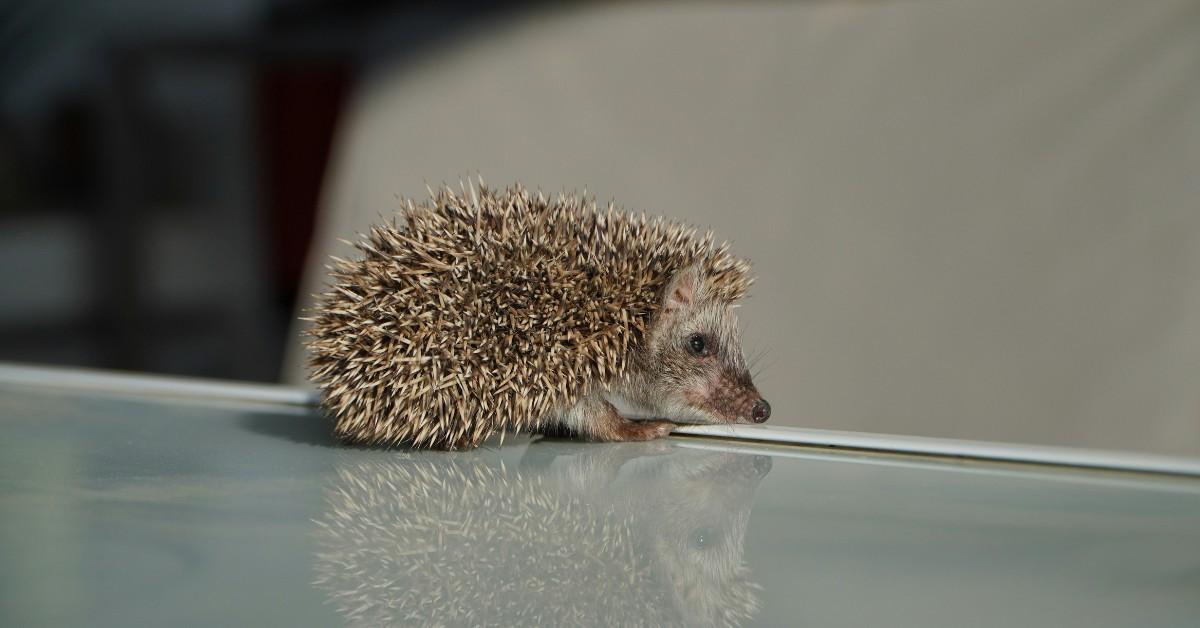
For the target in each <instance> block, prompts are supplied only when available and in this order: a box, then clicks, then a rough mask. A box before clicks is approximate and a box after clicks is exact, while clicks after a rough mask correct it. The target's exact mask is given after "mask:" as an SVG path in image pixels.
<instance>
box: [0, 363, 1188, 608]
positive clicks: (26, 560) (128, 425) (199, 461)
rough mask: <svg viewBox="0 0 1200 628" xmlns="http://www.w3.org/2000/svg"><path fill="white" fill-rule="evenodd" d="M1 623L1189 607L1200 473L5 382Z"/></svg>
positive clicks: (1, 407) (0, 459) (0, 447)
mask: <svg viewBox="0 0 1200 628" xmlns="http://www.w3.org/2000/svg"><path fill="white" fill-rule="evenodd" d="M0 429H2V430H3V432H2V436H0V625H3V626H39V625H54V626H84V625H86V626H166V625H237V626H251V625H289V626H309V625H311V626H329V625H345V624H354V623H356V622H357V623H358V624H362V625H377V624H380V623H386V622H398V623H416V624H421V623H426V622H432V623H441V624H445V625H478V624H484V623H489V622H490V623H493V624H496V625H515V624H534V623H537V624H543V625H572V624H583V625H588V624H591V625H615V624H626V623H637V622H640V623H644V624H647V625H669V624H671V623H676V624H686V625H704V624H706V623H709V624H711V623H722V622H730V623H734V624H744V625H772V626H793V625H806V626H807V625H811V626H868V625H872V626H873V625H887V626H909V625H912V626H917V625H921V626H928V625H935V626H965V625H970V626H1014V625H1019V626H1196V625H1200V480H1195V479H1186V478H1165V477H1156V476H1149V475H1133V474H1115V473H1103V472H1094V471H1077V470H1068V469H1049V468H1042V467H1035V466H1025V465H990V464H976V463H967V462H957V463H954V462H939V461H933V460H922V459H917V458H900V457H891V456H884V455H865V454H853V453H837V454H832V453H821V452H814V451H812V450H806V449H799V448H786V447H773V448H765V447H747V446H738V445H732V444H730V443H721V442H717V441H706V440H698V439H671V440H668V441H662V442H658V443H646V444H630V445H599V444H579V443H573V442H567V441H541V442H534V443H529V441H528V439H516V440H510V441H509V442H508V443H506V444H505V445H504V446H503V447H501V448H488V449H483V450H480V451H476V452H470V453H460V454H443V453H410V452H397V451H384V450H358V449H347V448H342V447H338V446H335V445H334V444H333V443H332V441H331V440H330V439H329V437H328V430H327V427H326V425H325V423H324V421H323V420H322V419H321V418H320V417H317V416H315V415H313V414H311V413H308V412H306V411H303V410H299V409H291V408H287V407H284V406H278V407H272V406H265V405H264V406H251V405H246V404H236V405H235V404H221V403H216V402H214V403H203V402H197V401H186V402H185V401H170V400H162V399H158V400H153V399H137V398H130V397H115V396H92V395H85V394H73V393H63V392H44V391H43V392H33V391H23V390H19V389H14V388H4V387H0Z"/></svg>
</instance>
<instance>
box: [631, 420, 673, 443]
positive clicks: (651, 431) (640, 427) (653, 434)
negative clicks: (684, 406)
mask: <svg viewBox="0 0 1200 628" xmlns="http://www.w3.org/2000/svg"><path fill="white" fill-rule="evenodd" d="M627 423H628V425H627V429H626V430H625V432H626V433H625V436H626V438H625V439H624V440H654V439H656V438H662V437H664V436H666V435H668V434H670V433H671V431H672V430H674V429H675V427H676V425H675V424H674V423H672V422H670V421H657V420H656V421H627Z"/></svg>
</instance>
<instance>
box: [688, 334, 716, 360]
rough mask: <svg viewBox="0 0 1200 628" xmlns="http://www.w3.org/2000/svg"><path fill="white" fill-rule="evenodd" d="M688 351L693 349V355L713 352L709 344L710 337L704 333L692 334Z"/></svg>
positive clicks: (689, 338) (689, 337)
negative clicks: (706, 336)
mask: <svg viewBox="0 0 1200 628" xmlns="http://www.w3.org/2000/svg"><path fill="white" fill-rule="evenodd" d="M688 351H691V352H692V355H698V356H703V355H708V354H709V353H711V352H712V351H711V348H710V347H709V344H708V339H707V338H705V337H704V334H692V335H691V336H688Z"/></svg>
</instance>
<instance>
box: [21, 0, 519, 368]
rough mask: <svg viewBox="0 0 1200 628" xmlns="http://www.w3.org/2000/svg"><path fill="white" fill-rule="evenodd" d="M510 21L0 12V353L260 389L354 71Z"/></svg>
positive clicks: (292, 12) (458, 9)
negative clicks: (0, 273)
mask: <svg viewBox="0 0 1200 628" xmlns="http://www.w3.org/2000/svg"><path fill="white" fill-rule="evenodd" d="M510 12H512V7H511V6H508V7H503V8H496V7H487V6H485V5H482V4H477V3H459V4H455V5H452V6H441V7H423V6H406V5H403V4H396V3H387V2H378V1H363V0H357V1H351V2H330V1H316V2H313V1H295V0H292V1H276V2H268V1H263V0H235V1H233V2H227V3H220V4H218V5H212V6H208V5H203V6H201V5H195V6H189V5H174V4H171V5H162V4H157V3H153V2H149V1H146V2H130V3H120V4H118V5H113V4H109V3H103V2H79V3H73V2H54V1H51V2H20V1H17V2H13V1H9V2H5V3H3V4H0V76H2V77H3V82H0V208H2V210H3V212H2V214H0V264H3V265H4V267H5V268H7V269H10V273H9V274H10V275H11V278H9V279H7V280H6V281H4V282H0V360H13V361H30V362H39V363H57V364H71V365H83V366H92V367H101V368H116V369H124V370H136V371H153V372H162V373H171V374H186V375H200V376H209V377H231V378H239V379H253V380H274V379H276V378H277V376H278V372H279V366H280V362H281V356H282V350H283V344H284V335H285V334H286V333H287V330H288V329H289V323H290V319H291V316H292V312H293V308H294V305H295V299H296V292H297V287H298V285H299V280H300V274H301V270H302V268H303V265H304V260H305V256H306V254H307V250H308V244H309V240H310V238H311V235H312V229H313V217H314V215H315V211H316V206H317V202H318V198H319V197H320V190H321V183H322V179H323V177H324V171H325V168H326V163H327V160H328V156H329V152H330V149H331V146H332V142H333V136H334V133H335V131H336V129H337V124H338V119H339V116H340V114H341V111H342V108H343V104H344V102H345V100H346V97H347V95H348V94H349V93H350V91H351V89H352V87H353V85H354V82H355V77H356V76H358V74H359V73H360V72H361V71H362V70H363V68H364V67H368V66H371V65H373V64H376V63H381V62H383V61H386V62H387V63H388V64H389V65H391V66H395V65H396V61H397V60H398V59H399V60H403V59H404V58H405V57H407V56H413V55H416V54H417V53H419V52H420V51H422V50H424V49H426V48H427V47H428V46H429V45H431V44H432V43H434V42H436V41H439V40H442V39H445V38H446V37H449V36H453V35H457V34H461V33H464V32H467V31H468V30H469V28H470V27H472V26H474V25H478V24H484V23H488V22H489V21H491V20H492V18H494V17H496V16H499V15H501V14H503V13H510ZM381 209H382V208H381Z"/></svg>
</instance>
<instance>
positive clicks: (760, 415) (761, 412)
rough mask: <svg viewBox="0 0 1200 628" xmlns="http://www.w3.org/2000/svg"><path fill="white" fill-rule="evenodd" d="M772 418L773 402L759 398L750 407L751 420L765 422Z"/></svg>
mask: <svg viewBox="0 0 1200 628" xmlns="http://www.w3.org/2000/svg"><path fill="white" fill-rule="evenodd" d="M769 418H771V404H769V403H767V400H766V399H759V400H758V401H755V402H754V407H752V408H751V409H750V420H751V421H754V422H755V423H765V422H766V421H767V419H769Z"/></svg>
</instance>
